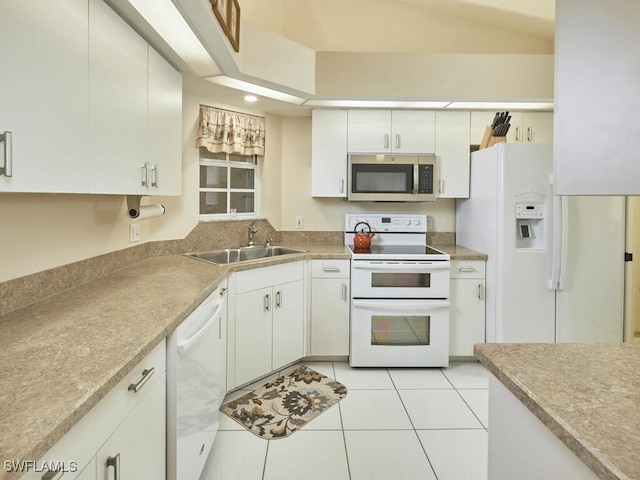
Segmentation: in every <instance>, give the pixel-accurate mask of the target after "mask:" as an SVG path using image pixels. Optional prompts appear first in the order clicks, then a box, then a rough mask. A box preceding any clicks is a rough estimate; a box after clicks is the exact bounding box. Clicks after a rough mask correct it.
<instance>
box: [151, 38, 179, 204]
mask: <svg viewBox="0 0 640 480" xmlns="http://www.w3.org/2000/svg"><path fill="white" fill-rule="evenodd" d="M148 68H149V78H148V85H147V88H148V105H147V112H148V119H147V121H148V134H149V139H148V152H147V161H148V162H149V164H150V169H151V171H150V182H149V189H150V190H149V191H148V193H149V194H154V195H158V194H162V195H180V193H181V191H182V75H181V74H180V72H178V71H176V70H175V69H174V68H173V67H172V66H171V65H170V64H169V63H167V61H166V60H165V59H164V58H162V57H161V56H160V54H159V53H158V52H156V51H155V50H154V49H153V48H151V47H149V61H148Z"/></svg>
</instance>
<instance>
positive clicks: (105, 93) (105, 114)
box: [89, 0, 150, 194]
mask: <svg viewBox="0 0 640 480" xmlns="http://www.w3.org/2000/svg"><path fill="white" fill-rule="evenodd" d="M147 48H148V46H147V43H146V42H145V41H144V40H143V39H142V38H140V36H139V35H138V34H137V33H136V32H135V31H134V30H133V29H132V28H131V27H129V25H127V24H126V23H125V22H124V21H123V20H122V19H121V18H120V17H119V16H118V15H117V14H116V13H115V12H114V11H113V10H111V8H109V7H108V6H107V5H106V4H105V3H104V2H103V1H102V0H90V8H89V54H90V56H89V113H90V116H89V127H90V135H91V136H90V138H91V143H90V158H91V167H90V184H89V188H90V190H91V192H94V193H131V194H134V193H139V194H143V193H146V190H147V188H146V185H143V183H148V182H149V180H148V177H149V174H148V173H147V172H146V171H145V169H144V168H143V166H144V164H145V162H146V157H147V150H146V146H147ZM149 173H150V172H149Z"/></svg>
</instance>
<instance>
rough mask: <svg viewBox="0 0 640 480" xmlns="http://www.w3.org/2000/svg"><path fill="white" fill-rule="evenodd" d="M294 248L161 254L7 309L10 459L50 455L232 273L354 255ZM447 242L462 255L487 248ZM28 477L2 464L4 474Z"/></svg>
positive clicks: (0, 451) (0, 445)
mask: <svg viewBox="0 0 640 480" xmlns="http://www.w3.org/2000/svg"><path fill="white" fill-rule="evenodd" d="M287 246H289V247H292V248H298V249H301V250H305V252H306V253H300V254H292V255H286V256H283V257H271V258H268V259H262V260H254V261H251V262H244V263H235V264H231V265H230V266H216V265H213V264H210V263H207V262H203V261H199V260H196V259H193V258H189V257H186V256H184V255H165V256H158V257H151V258H147V259H144V260H142V261H139V262H136V263H133V264H132V265H131V266H129V267H126V268H122V269H119V270H116V271H115V272H113V273H110V274H108V275H105V276H103V277H101V278H98V279H95V280H92V281H89V282H87V283H84V284H82V285H80V286H77V287H74V288H70V289H68V290H66V291H64V292H62V293H58V294H56V295H53V296H50V297H48V298H46V299H44V300H41V301H38V302H36V303H33V304H31V305H29V306H26V307H24V308H20V309H17V310H14V311H11V312H9V313H7V314H5V315H1V316H0V460H3V461H5V460H13V459H16V460H20V459H21V460H37V459H38V458H40V457H41V456H42V455H43V454H44V453H46V452H47V451H48V450H49V449H50V448H51V447H52V446H53V445H54V444H55V443H56V442H57V441H58V440H59V439H60V438H61V437H62V436H63V435H64V434H65V433H66V432H67V431H68V430H69V429H70V428H71V427H72V426H73V425H75V424H76V423H77V422H78V420H79V419H80V418H82V416H84V415H85V414H86V413H87V412H88V411H89V410H90V409H91V408H92V407H93V406H94V405H96V404H97V403H98V402H99V401H100V399H102V398H103V397H104V396H105V395H106V394H107V393H108V392H109V390H110V389H111V388H113V387H114V386H115V385H116V384H117V383H118V381H119V380H120V379H122V378H123V377H124V376H125V375H126V374H127V373H128V372H129V371H130V370H131V369H132V368H133V367H134V366H135V365H136V364H138V363H139V362H140V361H141V360H142V359H143V358H144V357H145V356H146V355H147V354H148V353H149V352H150V351H151V350H152V349H153V347H155V346H156V345H157V344H158V343H159V342H160V341H162V339H164V338H165V337H166V336H167V335H168V334H169V333H170V332H171V331H173V330H174V329H175V328H176V327H177V326H178V325H179V324H180V322H181V321H182V320H184V318H186V317H187V316H188V315H189V313H191V311H192V310H193V309H194V308H195V307H196V306H197V305H198V304H199V303H200V302H201V301H202V300H204V299H205V298H206V297H207V295H208V294H209V293H211V292H212V291H213V290H214V289H215V287H216V286H217V285H218V284H219V283H220V281H221V280H222V279H224V278H225V276H226V275H227V274H228V273H229V272H231V271H240V270H246V269H251V268H257V267H260V266H265V265H273V264H278V263H285V262H291V261H296V260H302V259H305V258H319V259H322V258H343V259H349V258H350V253H349V251H348V250H347V249H346V248H345V247H344V246H343V245H339V244H308V243H305V244H293V243H292V244H287ZM438 248H440V249H442V250H444V251H446V252H447V253H450V254H451V255H452V258H453V259H455V258H459V259H475V258H476V257H474V254H477V252H473V251H469V250H467V249H462V248H460V249H459V248H457V247H455V246H453V245H448V246H447V245H438ZM484 258H486V257H484ZM484 258H481V257H478V259H484ZM19 476H20V474H17V473H9V472H6V471H4V469H0V480H4V479H15V478H19Z"/></svg>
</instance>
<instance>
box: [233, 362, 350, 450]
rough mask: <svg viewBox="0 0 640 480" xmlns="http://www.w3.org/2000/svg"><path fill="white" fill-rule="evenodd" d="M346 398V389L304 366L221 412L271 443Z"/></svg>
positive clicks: (234, 402)
mask: <svg viewBox="0 0 640 480" xmlns="http://www.w3.org/2000/svg"><path fill="white" fill-rule="evenodd" d="M346 396H347V388H346V387H345V386H344V385H342V384H341V383H339V382H336V381H335V380H333V379H331V378H329V377H326V376H325V375H322V374H321V373H318V372H316V371H315V370H312V369H311V368H309V367H306V366H304V365H303V366H301V367H298V368H297V369H295V370H294V371H293V372H291V373H289V374H288V375H285V376H283V377H278V378H277V379H276V380H274V381H273V382H269V383H267V384H265V385H263V386H262V387H260V388H258V389H256V390H254V391H252V392H249V393H247V394H245V395H243V396H241V397H240V398H237V399H236V400H233V401H231V402H228V403H225V404H224V405H222V407H220V411H222V412H223V413H225V414H227V415H228V416H229V417H231V418H232V419H234V420H235V421H236V422H238V423H239V424H240V425H242V426H243V427H244V428H246V429H247V430H249V431H250V432H251V433H253V434H255V435H257V436H258V437H260V438H264V439H265V440H269V439H276V438H284V437H287V436H289V435H291V434H292V433H293V432H295V431H296V430H298V429H299V428H301V427H302V426H304V425H305V424H306V423H308V422H309V421H311V420H313V419H314V418H315V417H317V416H318V415H320V414H321V413H322V412H324V411H325V410H327V409H328V408H329V407H331V406H333V405H335V404H336V403H338V402H339V401H340V400H342V399H343V398H344V397H346Z"/></svg>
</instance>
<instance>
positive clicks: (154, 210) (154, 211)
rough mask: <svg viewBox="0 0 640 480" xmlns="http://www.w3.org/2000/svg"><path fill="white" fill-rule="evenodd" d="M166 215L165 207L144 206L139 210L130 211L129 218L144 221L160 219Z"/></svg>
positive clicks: (156, 205)
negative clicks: (154, 218)
mask: <svg viewBox="0 0 640 480" xmlns="http://www.w3.org/2000/svg"><path fill="white" fill-rule="evenodd" d="M161 215H164V206H163V205H159V204H155V205H142V206H140V208H139V209H135V208H131V209H129V217H131V218H133V219H135V220H144V219H146V218H153V217H159V216H161Z"/></svg>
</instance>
